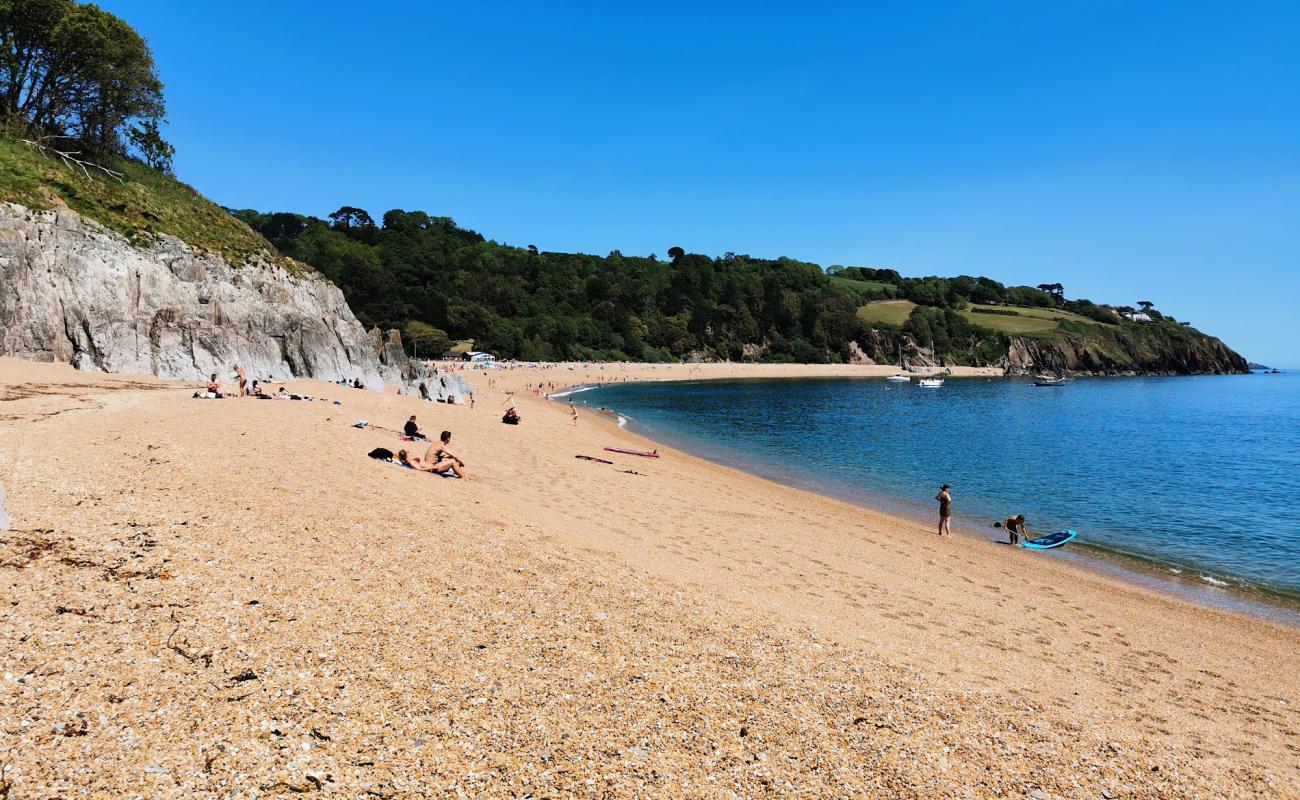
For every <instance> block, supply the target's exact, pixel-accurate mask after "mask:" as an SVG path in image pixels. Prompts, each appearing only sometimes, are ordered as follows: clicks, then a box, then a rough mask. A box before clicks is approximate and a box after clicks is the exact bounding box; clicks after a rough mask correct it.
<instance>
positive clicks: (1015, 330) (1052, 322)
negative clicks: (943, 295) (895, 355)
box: [858, 300, 1112, 336]
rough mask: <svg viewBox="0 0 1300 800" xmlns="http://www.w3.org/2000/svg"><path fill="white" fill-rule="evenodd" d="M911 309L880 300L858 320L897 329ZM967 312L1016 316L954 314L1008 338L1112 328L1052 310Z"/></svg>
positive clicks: (862, 309) (912, 305)
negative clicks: (1071, 327) (1069, 328)
mask: <svg viewBox="0 0 1300 800" xmlns="http://www.w3.org/2000/svg"><path fill="white" fill-rule="evenodd" d="M914 308H916V304H915V303H913V302H912V301H910V300H882V301H880V302H876V303H867V304H866V305H864V306H861V307H860V308H858V319H860V320H862V321H863V322H865V323H867V324H868V325H892V326H894V327H898V326H900V325H902V324H903V323H904V322H906V321H907V318H908V316H909V315H911V313H912V309H914ZM971 308H972V309H974V308H987V309H995V310H998V311H1014V312H1016V313H1015V315H1014V316H1012V315H1008V314H980V313H978V312H976V311H973V310H970V309H967V310H964V311H958V312H957V313H958V314H961V315H962V316H963V317H965V318H966V319H967V320H969V321H970V322H971V324H973V325H978V326H980V327H981V328H987V329H988V330H993V331H999V332H1000V333H1005V334H1007V335H1008V336H1053V335H1055V334H1056V332H1057V331H1058V330H1059V329H1060V327H1061V323H1062V322H1069V323H1076V324H1083V325H1092V326H1096V327H1099V328H1105V327H1112V326H1107V325H1102V323H1100V322H1097V321H1096V320H1093V319H1088V318H1087V317H1084V316H1080V315H1078V314H1074V313H1071V312H1069V311H1060V310H1057V309H1053V308H1026V307H1023V306H1015V307H1012V306H986V305H975V306H972V307H971Z"/></svg>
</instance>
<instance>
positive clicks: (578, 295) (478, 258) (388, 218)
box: [234, 207, 1117, 363]
mask: <svg viewBox="0 0 1300 800" xmlns="http://www.w3.org/2000/svg"><path fill="white" fill-rule="evenodd" d="M234 213H235V214H236V216H237V217H239V218H240V219H242V220H244V221H245V222H247V223H248V224H249V225H250V226H252V227H253V228H254V229H255V230H257V231H258V232H260V233H261V234H262V235H263V236H265V237H266V238H267V239H269V240H270V241H271V242H272V243H273V244H274V245H275V247H276V248H278V249H279V250H280V252H282V253H283V254H285V255H287V256H290V257H292V258H294V259H297V260H299V261H303V262H306V263H308V264H311V265H312V266H314V267H316V268H317V269H319V270H320V271H321V272H322V273H324V274H325V275H326V276H328V277H329V278H330V279H331V280H333V281H334V282H335V283H337V284H338V285H339V286H340V287H342V289H343V291H344V293H345V294H346V295H347V298H348V302H349V304H350V305H351V306H352V309H353V311H354V312H356V314H357V316H358V317H359V318H360V319H361V320H362V321H363V322H364V323H366V324H367V325H378V326H380V327H382V328H390V327H391V328H398V329H400V330H401V331H402V332H403V334H404V339H405V341H406V342H407V347H408V349H409V350H411V351H412V352H418V353H421V354H436V353H439V352H441V351H442V350H443V349H444V348H446V346H447V345H448V342H449V341H451V340H456V339H473V340H475V342H476V345H477V346H479V347H482V348H486V349H490V350H492V351H494V352H496V353H498V354H499V355H501V356H503V357H507V358H520V359H527V360H566V359H613V360H622V359H631V360H646V361H667V360H675V359H680V358H688V357H695V358H705V359H714V358H717V359H732V360H742V359H761V360H769V361H799V362H828V361H830V362H835V361H845V360H848V359H849V358H850V357H851V349H850V348H851V346H850V343H851V342H855V341H856V342H858V343H860V344H861V345H862V346H863V347H864V348H866V349H868V351H870V348H871V341H872V337H871V336H870V335H869V332H868V330H867V326H866V325H865V324H864V323H863V322H862V321H861V320H859V319H858V317H857V313H856V312H857V309H858V307H859V306H861V305H862V304H863V303H865V302H868V301H870V300H873V299H886V298H895V297H897V298H901V299H909V300H912V301H913V302H915V303H917V304H918V308H917V309H916V310H915V311H913V313H912V315H911V317H910V318H909V319H908V320H907V321H906V323H905V324H904V325H903V330H904V331H905V332H907V333H910V334H912V336H913V338H914V339H915V340H916V341H917V342H918V343H920V344H922V345H923V346H926V347H933V348H934V349H935V350H936V352H938V353H940V354H943V355H945V356H947V357H949V358H951V359H952V360H954V361H958V362H962V363H970V362H981V363H992V362H994V361H996V360H997V359H998V358H999V357H1000V356H1001V355H1002V354H1004V353H1005V352H1006V339H1005V337H1004V336H1003V335H1002V334H1000V333H998V332H996V331H992V330H988V329H985V328H983V327H980V326H978V325H973V324H971V323H970V322H969V321H968V320H966V319H965V318H964V317H962V316H960V315H958V314H956V313H955V311H956V310H957V309H959V308H963V307H965V306H966V305H968V304H969V303H971V302H976V303H1009V304H1015V305H1031V306H1044V307H1053V306H1055V307H1062V308H1069V309H1071V310H1076V311H1077V312H1078V313H1083V314H1088V315H1097V316H1098V317H1099V318H1100V317H1103V316H1104V318H1105V320H1106V321H1108V322H1116V320H1117V318H1116V316H1115V314H1114V312H1113V311H1111V310H1110V309H1109V308H1105V307H1102V306H1095V305H1093V304H1092V303H1089V302H1088V301H1086V300H1084V301H1071V300H1066V299H1065V298H1064V291H1063V290H1062V289H1061V288H1060V287H1059V286H1057V285H1050V286H1049V285H1044V287H1043V288H1034V287H1026V286H1016V287H1005V286H1003V285H1002V284H1000V283H998V282H997V281H994V280H991V279H989V278H983V277H967V276H962V277H958V278H937V277H928V278H904V277H902V276H901V275H899V274H898V273H897V272H895V271H893V270H872V269H864V268H860V267H832V268H831V269H830V270H826V271H824V270H822V268H821V267H819V266H818V265H816V264H811V263H808V262H804V261H797V260H794V259H790V258H777V259H759V258H753V257H751V256H747V255H737V254H734V253H727V254H725V255H723V256H721V257H716V258H715V257H710V256H705V255H698V254H693V253H686V252H684V251H683V250H682V249H681V248H678V247H673V248H669V249H668V251H667V254H668V257H667V259H659V258H656V257H655V256H654V255H651V256H648V257H640V256H626V255H623V254H622V253H619V252H618V251H615V252H612V253H610V254H609V255H607V256H594V255H585V254H578V253H550V252H539V251H537V249H536V248H533V247H527V248H522V247H511V246H507V245H503V244H499V243H497V242H493V241H489V240H487V239H485V238H484V237H483V236H482V235H480V234H478V233H476V232H474V231H471V230H466V229H464V228H461V227H458V226H457V225H456V224H455V222H453V221H452V220H451V219H450V218H447V217H432V216H429V215H428V214H425V213H422V212H418V211H400V210H393V211H389V212H388V213H386V214H385V215H384V216H383V219H382V220H381V221H380V222H376V221H374V220H373V219H372V218H371V216H370V215H369V214H368V213H366V212H365V211H363V210H361V209H358V208H351V207H344V208H341V209H339V210H338V211H337V212H335V213H334V214H331V215H330V217H329V219H327V220H323V219H318V218H313V217H306V216H301V215H297V214H289V213H276V214H262V213H258V212H255V211H238V212H234ZM890 355H892V354H890Z"/></svg>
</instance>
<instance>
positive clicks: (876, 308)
mask: <svg viewBox="0 0 1300 800" xmlns="http://www.w3.org/2000/svg"><path fill="white" fill-rule="evenodd" d="M914 308H916V303H913V302H912V301H911V300H883V301H881V302H879V303H867V304H866V305H865V306H862V307H861V308H859V309H858V319H860V320H862V321H863V322H865V323H867V324H868V325H892V326H894V327H896V328H897V327H901V326H902V324H903V323H904V322H907V318H908V317H909V316H911V314H912V309H914Z"/></svg>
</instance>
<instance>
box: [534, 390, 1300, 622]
mask: <svg viewBox="0 0 1300 800" xmlns="http://www.w3.org/2000/svg"><path fill="white" fill-rule="evenodd" d="M843 377H849V376H840V375H818V376H812V377H811V378H810V377H803V376H800V377H790V378H787V377H786V376H782V377H780V378H773V377H767V376H756V377H752V378H750V377H708V378H699V377H694V378H658V379H653V380H645V381H629V382H628V383H629V384H636V383H661V382H680V383H690V382H697V381H699V382H703V381H708V380H755V381H763V380H783V379H791V380H808V379H818V378H827V379H835V378H843ZM862 377H863V378H864V379H865V378H868V377H876V376H875V375H870V376H862ZM980 377H990V376H985V375H961V376H953V379H954V380H968V379H972V378H980ZM1137 377H1145V376H1137ZM1156 377H1165V376H1156ZM600 388H602V387H601V385H599V384H577V385H574V386H567V387H563V388H561V389H560V390H558V391H556V392H554V393H552V394H551V395H549V396H548V397H547V398H546V399H550V400H554V401H556V402H559V401H561V400H562V401H564V402H567V401H568V400H571V399H573V398H574V397H575V396H577V397H581V395H583V394H585V390H588V389H600ZM575 402H577V403H579V404H582V403H584V401H583V400H577V401H575ZM583 407H585V408H588V409H590V410H591V411H596V410H597V409H596V408H595V407H593V406H585V405H584V406H583ZM609 410H610V411H613V412H614V414H615V415H616V418H617V419H618V420H619V425H618V427H619V429H620V430H625V431H628V432H631V433H634V434H636V435H637V436H639V437H641V438H642V439H644V440H645V441H646V442H648V443H649V445H651V446H656V447H661V448H665V449H669V448H671V449H674V450H677V451H680V452H683V453H687V454H689V455H691V456H693V457H695V458H700V459H703V460H705V461H708V462H709V463H712V464H716V465H718V466H722V467H726V468H728V469H735V470H738V471H740V472H743V473H745V474H747V475H751V476H753V477H755V478H757V479H759V480H763V481H769V482H772V483H776V484H779V485H781V486H785V487H788V488H791V489H795V490H798V491H806V492H810V493H813V494H816V495H818V496H821V497H825V498H828V499H832V500H837V501H840V502H845V503H848V504H850V505H853V506H856V507H859V508H862V509H864V510H866V511H870V512H873V513H879V514H885V515H888V516H892V517H895V518H897V519H898V520H899V522H900V523H905V524H909V525H919V526H922V527H925V526H930V527H933V525H932V522H933V520H931V519H930V516H932V515H927V514H926V513H925V512H924V511H923V510H922V509H921V508H920V507H919V506H917V505H916V504H915V503H912V502H909V501H908V500H907V499H905V498H901V497H896V496H893V495H890V494H887V493H884V492H881V491H879V490H877V489H875V488H872V487H853V491H852V492H850V491H849V487H841V488H842V489H843V490H842V491H836V490H835V488H833V487H829V486H827V485H825V484H821V483H818V482H816V481H797V480H792V479H788V478H785V477H782V476H776V475H768V474H764V473H762V472H760V471H756V470H755V469H754V468H753V464H752V462H745V461H744V459H742V458H739V457H738V458H736V459H728V458H725V457H721V456H718V455H716V454H714V455H710V454H709V453H707V452H705V451H708V450H709V449H710V448H709V447H708V446H707V443H706V445H705V446H704V447H699V446H696V447H692V446H691V445H692V439H693V438H694V437H691V436H687V435H681V436H676V435H674V436H669V437H666V438H665V437H663V436H662V435H661V434H659V433H657V432H656V431H654V430H653V429H651V428H650V427H649V426H647V425H646V424H645V423H642V422H639V421H638V420H637V419H636V418H635V417H633V416H629V415H628V414H626V413H624V412H622V411H619V410H618V409H615V408H611V409H609ZM953 527H954V531H955V532H956V533H957V535H959V536H963V537H965V538H968V539H971V540H973V541H981V542H986V543H992V544H1004V542H1001V541H997V538H996V537H990V536H989V534H988V533H987V532H986V530H985V529H984V527H982V526H977V525H976V524H974V523H973V522H971V521H970V520H961V519H960V518H959V519H958V520H956V521H955V522H954V526H953ZM1049 557H1055V558H1058V559H1060V560H1062V561H1064V562H1065V563H1067V564H1069V565H1071V566H1073V567H1077V568H1079V569H1085V570H1090V571H1093V572H1095V573H1098V574H1103V575H1106V576H1108V577H1111V578H1118V579H1119V580H1123V581H1125V582H1127V583H1129V584H1131V585H1133V586H1138V587H1142V588H1145V589H1149V590H1153V591H1157V592H1160V593H1161V594H1163V595H1165V596H1168V597H1174V598H1178V599H1180V600H1183V601H1187V602H1191V603H1195V604H1197V605H1201V606H1204V607H1206V608H1212V609H1215V610H1219V611H1227V612H1230V613H1240V614H1246V615H1248V616H1251V617H1253V618H1256V619H1263V620H1266V621H1268V622H1271V623H1275V624H1280V625H1285V626H1287V627H1290V628H1295V629H1300V594H1297V593H1294V592H1288V591H1287V590H1285V589H1278V588H1273V587H1271V586H1268V585H1267V584H1257V583H1253V582H1251V581H1249V580H1248V579H1245V578H1241V577H1240V576H1235V575H1234V576H1225V577H1228V578H1230V580H1229V581H1220V580H1219V579H1217V578H1215V576H1213V575H1212V574H1208V573H1211V572H1212V570H1207V569H1205V568H1202V567H1198V566H1195V565H1192V564H1170V563H1167V562H1164V561H1160V560H1158V559H1155V558H1151V557H1147V556H1143V555H1141V554H1137V553H1130V552H1125V551H1122V550H1118V549H1113V548H1108V547H1105V546H1102V545H1097V544H1093V543H1090V542H1087V541H1078V542H1076V543H1072V547H1067V548H1063V549H1061V550H1057V551H1054V553H1053V554H1052V555H1051V556H1049Z"/></svg>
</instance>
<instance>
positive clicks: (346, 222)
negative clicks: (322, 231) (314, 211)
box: [330, 206, 375, 233]
mask: <svg viewBox="0 0 1300 800" xmlns="http://www.w3.org/2000/svg"><path fill="white" fill-rule="evenodd" d="M330 227H331V228H333V229H334V230H336V231H342V232H343V233H351V232H353V231H358V230H364V229H368V228H374V227H375V221H374V220H373V219H372V218H371V217H370V215H369V214H367V213H366V212H365V209H361V208H355V207H353V206H343V207H342V208H340V209H339V210H338V211H335V212H334V213H333V214H330Z"/></svg>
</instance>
